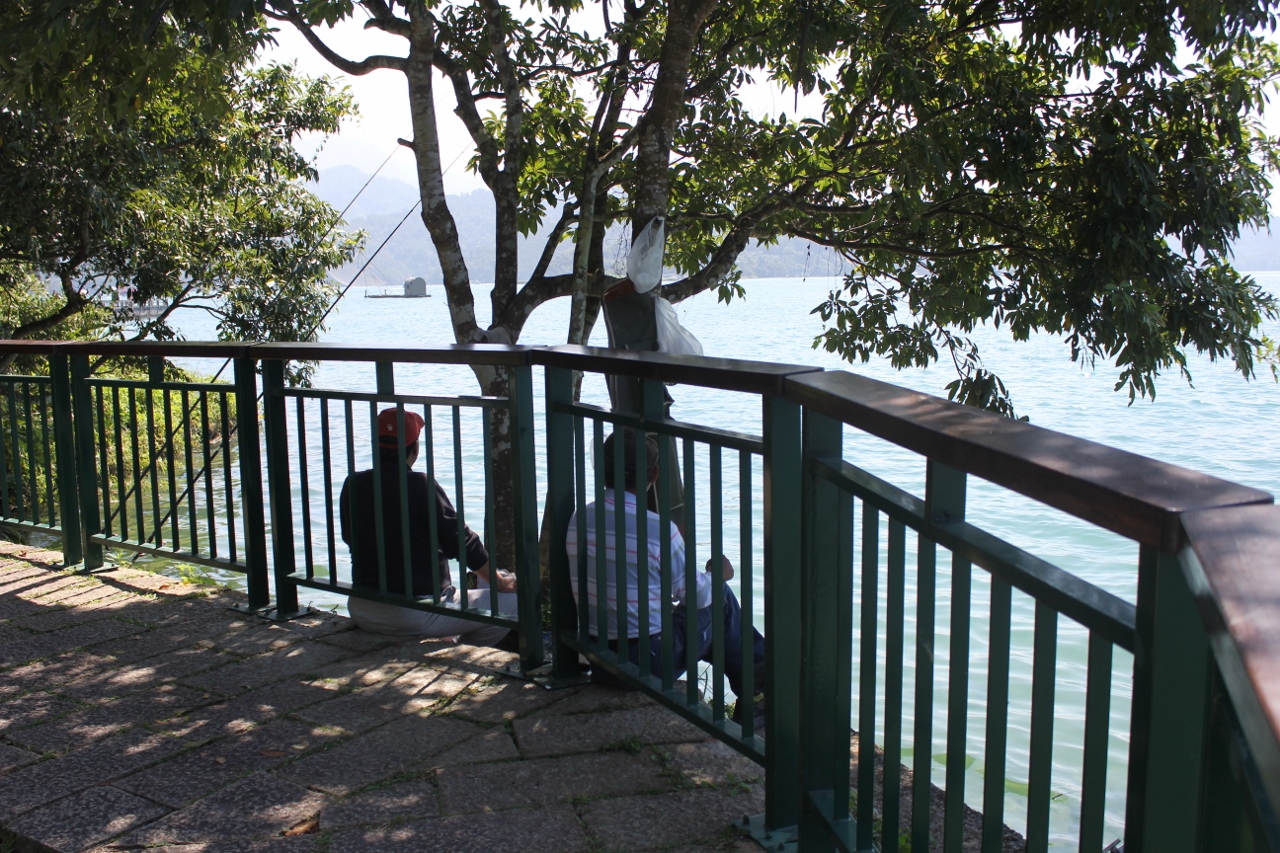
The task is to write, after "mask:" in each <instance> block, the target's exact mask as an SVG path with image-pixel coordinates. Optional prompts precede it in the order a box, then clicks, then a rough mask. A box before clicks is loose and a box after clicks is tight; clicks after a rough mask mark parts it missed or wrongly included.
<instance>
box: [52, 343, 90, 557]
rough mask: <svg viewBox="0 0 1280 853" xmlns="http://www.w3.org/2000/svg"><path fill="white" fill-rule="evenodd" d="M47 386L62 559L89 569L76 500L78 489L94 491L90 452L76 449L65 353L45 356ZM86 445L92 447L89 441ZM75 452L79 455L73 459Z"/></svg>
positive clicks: (77, 500)
mask: <svg viewBox="0 0 1280 853" xmlns="http://www.w3.org/2000/svg"><path fill="white" fill-rule="evenodd" d="M49 390H50V393H51V399H50V403H51V405H52V407H53V412H52V414H53V430H54V448H55V452H56V454H57V465H58V521H59V526H60V528H61V530H62V556H63V561H64V562H65V564H66V565H68V566H78V567H79V568H81V569H82V570H83V569H92V568H95V567H94V566H93V565H92V564H91V563H90V562H88V561H87V560H86V553H85V541H84V531H83V530H82V529H81V526H80V525H81V513H80V503H79V500H80V495H81V494H82V493H83V494H87V495H90V496H93V495H94V494H95V493H96V492H97V487H96V486H95V485H94V482H93V479H94V478H93V473H94V465H93V456H92V455H90V456H88V457H87V458H86V457H84V456H83V454H81V453H77V450H76V447H77V436H76V433H75V422H74V421H75V419H74V417H73V416H72V376H71V366H70V365H69V364H68V363H67V357H66V356H65V355H64V354H62V353H60V352H58V353H53V354H51V355H50V356H49ZM82 411H83V410H82ZM85 414H86V416H90V417H91V414H90V413H89V412H87V411H86V412H85ZM89 447H90V450H91V451H92V447H93V445H92V442H91V443H90V445H89ZM77 456H79V457H80V458H79V459H77ZM49 467H50V468H52V467H53V466H52V465H50V466H49ZM82 490H83V491H82Z"/></svg>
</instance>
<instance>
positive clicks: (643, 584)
mask: <svg viewBox="0 0 1280 853" xmlns="http://www.w3.org/2000/svg"><path fill="white" fill-rule="evenodd" d="M647 437H648V433H646V432H645V431H644V430H642V429H638V430H636V432H635V439H636V445H635V458H634V459H632V460H631V464H632V465H633V466H634V467H635V472H636V473H635V477H636V483H635V499H636V515H635V520H636V521H635V523H636V647H637V648H636V665H637V666H639V667H640V678H641V679H642V680H645V679H648V677H649V675H650V672H651V670H652V668H653V667H652V658H651V657H650V656H649V483H648V480H647V475H648V471H649V452H648V451H649V448H648V447H647V446H646V442H645V439H646V438H647ZM624 588H625V587H624Z"/></svg>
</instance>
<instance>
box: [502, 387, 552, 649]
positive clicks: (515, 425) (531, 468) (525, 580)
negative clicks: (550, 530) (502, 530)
mask: <svg viewBox="0 0 1280 853" xmlns="http://www.w3.org/2000/svg"><path fill="white" fill-rule="evenodd" d="M508 370H509V371H510V373H509V376H510V381H509V383H508V387H509V388H510V391H509V394H510V400H511V451H512V454H513V458H512V460H511V490H512V494H513V495H514V497H515V515H514V517H513V518H512V519H511V523H512V525H513V526H514V530H513V532H514V534H515V546H516V553H515V560H516V565H515V570H516V599H517V603H518V606H519V616H520V669H521V671H522V672H525V673H527V672H529V671H530V670H532V669H537V668H538V667H540V666H542V663H543V660H542V577H541V572H540V570H539V566H538V479H537V468H536V464H535V455H534V454H535V452H536V451H535V448H534V440H533V369H532V368H531V367H529V365H527V364H523V365H519V366H516V367H510V368H508ZM561 548H562V549H563V543H562V544H561Z"/></svg>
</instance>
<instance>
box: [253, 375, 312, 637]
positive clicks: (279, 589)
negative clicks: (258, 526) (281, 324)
mask: <svg viewBox="0 0 1280 853" xmlns="http://www.w3.org/2000/svg"><path fill="white" fill-rule="evenodd" d="M283 391H284V362H283V361H281V360H279V359H264V360H263V362H262V414H263V419H262V420H263V426H264V428H265V429H266V432H267V434H266V439H267V469H268V473H267V477H268V480H267V483H268V486H269V489H270V491H269V494H270V498H271V551H272V569H273V573H274V575H275V581H276V583H275V586H276V609H275V612H274V613H272V618H273V619H290V618H292V617H294V616H297V615H298V614H299V613H300V612H304V611H300V610H299V608H298V587H297V585H296V584H295V583H294V582H293V578H292V577H291V575H293V572H294V569H295V568H296V560H297V557H296V556H295V549H294V546H293V489H292V488H291V486H290V485H289V483H290V479H291V477H290V468H291V467H292V465H291V464H290V461H289V421H288V412H287V409H286V408H285V402H284V396H283Z"/></svg>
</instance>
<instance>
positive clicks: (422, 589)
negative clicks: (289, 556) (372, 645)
mask: <svg viewBox="0 0 1280 853" xmlns="http://www.w3.org/2000/svg"><path fill="white" fill-rule="evenodd" d="M401 418H403V421H401ZM400 423H403V424H404V461H405V464H404V465H401V464H400V450H399V441H398V439H399V436H400V432H399V430H398V428H397V427H398V425H399V424H400ZM423 424H424V422H423V420H422V416H421V415H418V414H416V413H414V412H410V411H407V410H403V409H398V408H395V409H384V410H383V411H382V412H380V413H379V414H378V422H377V430H378V436H377V453H378V457H379V458H378V462H379V465H378V473H379V476H375V473H374V470H373V469H370V470H368V471H357V472H356V473H354V474H352V475H351V476H349V477H347V479H346V482H344V483H343V484H342V495H341V497H340V498H339V499H338V507H339V515H340V516H341V520H342V541H343V542H346V543H347V545H348V546H350V548H351V566H352V570H351V573H352V585H353V586H355V587H364V588H366V589H370V590H382V589H384V588H385V589H386V591H387V593H389V594H395V595H401V596H406V595H407V596H412V597H413V598H415V599H419V600H422V599H432V598H434V595H435V591H436V583H437V579H438V582H439V585H440V603H441V604H447V605H453V606H459V602H460V599H461V596H462V594H463V591H460V590H458V589H457V588H456V587H454V586H453V583H452V579H451V577H450V574H449V560H451V559H460V560H463V561H464V562H465V563H466V566H467V568H469V569H471V571H473V572H475V574H476V577H477V579H478V580H479V582H480V586H481V588H480V589H473V590H469V591H466V594H467V596H468V600H469V606H470V607H477V608H481V609H488V608H489V606H490V605H489V600H490V599H489V590H488V589H487V587H488V586H489V582H490V571H489V553H488V552H487V551H486V550H485V547H484V543H483V542H481V541H480V537H479V536H477V535H476V534H475V533H474V532H473V531H472V530H471V528H469V527H467V526H466V525H463V527H462V538H461V541H459V535H458V533H459V531H458V514H457V512H456V511H455V510H454V508H453V503H452V501H450V500H449V496H448V495H447V494H445V491H444V489H442V488H440V485H439V484H438V483H436V482H434V481H432V480H431V479H430V478H428V477H427V475H426V474H424V473H421V472H419V471H414V470H412V468H413V463H414V462H416V461H417V459H418V436H419V435H420V434H421V432H422V427H423ZM379 480H380V481H381V482H380V486H381V488H380V490H379V491H380V492H381V501H380V502H379V501H378V500H377V496H376V495H375V491H374V490H375V487H376V485H379V483H378V481H379ZM402 484H403V486H404V487H405V491H406V493H407V495H408V508H409V511H408V514H407V515H408V520H409V524H408V533H409V556H410V559H409V565H410V567H411V572H410V579H409V580H410V583H411V585H412V588H411V589H406V588H405V560H404V532H405V528H404V526H403V521H404V517H405V513H404V512H402V511H401V506H400V494H401V486H402ZM433 492H434V495H433V494H432V493H433ZM433 497H434V501H433V500H432V498H433ZM433 502H434V504H435V524H434V528H435V531H434V532H435V541H436V545H437V547H436V549H435V551H434V553H433V550H432V547H431V536H432V526H433V525H432V524H431V504H432V503H433ZM379 503H380V504H381V506H379ZM379 514H381V524H379V520H378V518H377V516H378V515H379ZM379 529H381V531H382V535H383V539H382V542H383V544H382V549H381V550H382V555H381V561H380V560H379V548H378V538H377V537H378V530H379ZM383 568H385V574H383V571H382V570H383ZM384 584H385V586H384ZM493 584H494V585H495V586H496V587H497V588H498V593H499V595H498V607H499V610H500V612H502V613H515V612H516V597H515V577H514V576H513V575H512V574H511V573H510V572H504V571H502V570H501V569H499V570H498V571H497V572H496V573H495V576H494V578H493ZM347 610H348V612H349V613H350V614H351V618H352V619H354V620H355V622H356V624H357V625H359V626H360V627H361V628H364V629H365V630H367V631H375V632H377V633H379V634H398V635H418V636H427V637H453V636H458V637H460V638H461V639H463V640H464V641H466V642H468V643H472V644H474V645H492V644H494V643H496V642H498V641H499V640H501V639H502V638H503V637H504V636H505V635H506V633H507V629H506V628H503V627H501V626H495V625H487V624H485V623H483V622H475V621H472V620H470V619H461V618H458V617H454V616H449V615H445V614H440V613H428V612H426V611H422V610H414V609H412V608H408V607H401V606H399V605H396V604H390V603H386V602H381V601H371V600H369V599H366V598H360V597H358V596H354V595H353V596H351V597H350V598H348V599H347Z"/></svg>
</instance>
